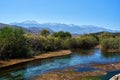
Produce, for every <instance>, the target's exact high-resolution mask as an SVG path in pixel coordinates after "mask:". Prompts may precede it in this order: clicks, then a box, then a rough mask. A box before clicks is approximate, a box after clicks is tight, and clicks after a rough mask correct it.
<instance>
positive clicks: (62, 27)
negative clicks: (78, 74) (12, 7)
mask: <svg viewBox="0 0 120 80" xmlns="http://www.w3.org/2000/svg"><path fill="white" fill-rule="evenodd" d="M11 25H17V26H22V27H25V28H27V29H29V30H30V31H35V32H39V31H40V30H42V29H48V30H49V31H51V32H53V31H55V32H57V31H67V32H70V33H72V34H85V33H86V34H87V33H96V32H102V31H107V32H112V31H113V30H110V29H106V28H100V27H97V26H93V25H83V26H78V25H74V24H70V25H69V24H61V23H43V24H40V23H38V22H36V21H24V22H21V23H18V22H15V23H11Z"/></svg>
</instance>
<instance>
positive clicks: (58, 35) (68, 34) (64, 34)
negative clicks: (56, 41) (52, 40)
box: [53, 31, 72, 38]
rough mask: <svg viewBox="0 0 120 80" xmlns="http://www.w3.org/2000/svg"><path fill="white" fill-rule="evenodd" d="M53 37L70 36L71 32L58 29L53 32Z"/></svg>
mask: <svg viewBox="0 0 120 80" xmlns="http://www.w3.org/2000/svg"><path fill="white" fill-rule="evenodd" d="M53 36H54V37H60V38H71V36H72V35H71V34H70V33H69V32H64V31H59V32H54V33H53Z"/></svg>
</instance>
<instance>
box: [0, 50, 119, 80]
mask: <svg viewBox="0 0 120 80" xmlns="http://www.w3.org/2000/svg"><path fill="white" fill-rule="evenodd" d="M114 62H120V53H116V54H115V53H113V54H112V53H110V54H109V53H102V52H101V50H100V49H98V48H95V49H92V50H74V52H73V53H72V54H71V55H67V56H62V57H55V58H49V59H44V60H39V61H32V62H29V63H27V64H24V65H19V66H15V67H11V68H10V69H9V70H7V69H6V70H2V71H0V80H30V79H31V77H34V76H38V75H41V74H45V73H47V72H50V71H54V70H60V69H64V68H67V67H71V66H75V65H80V64H83V65H89V64H91V63H92V64H94V63H114ZM75 68H78V67H75ZM79 70H82V71H86V70H91V68H88V69H86V68H83V69H80V68H79ZM117 73H120V71H116V72H108V77H111V76H112V75H114V74H117ZM109 74H111V75H109ZM104 77H105V78H107V75H106V76H104ZM102 78H103V77H102ZM105 78H104V79H105Z"/></svg>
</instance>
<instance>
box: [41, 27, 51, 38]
mask: <svg viewBox="0 0 120 80" xmlns="http://www.w3.org/2000/svg"><path fill="white" fill-rule="evenodd" d="M49 34H50V32H49V31H48V30H46V29H43V30H41V31H40V35H42V36H44V37H47V36H48V35H49Z"/></svg>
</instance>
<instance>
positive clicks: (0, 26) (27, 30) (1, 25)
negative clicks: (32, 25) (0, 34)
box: [0, 23, 30, 32]
mask: <svg viewBox="0 0 120 80" xmlns="http://www.w3.org/2000/svg"><path fill="white" fill-rule="evenodd" d="M8 26H9V27H14V28H22V29H23V30H24V31H25V32H30V30H29V29H26V28H24V27H20V26H16V25H10V24H4V23H0V29H1V28H4V27H8Z"/></svg>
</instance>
